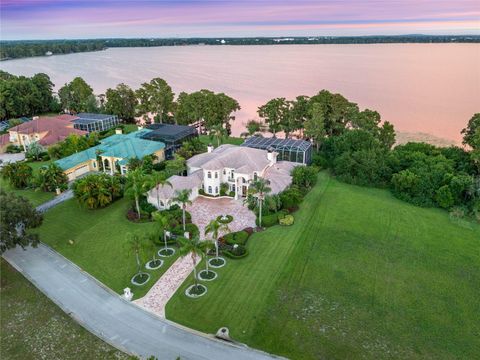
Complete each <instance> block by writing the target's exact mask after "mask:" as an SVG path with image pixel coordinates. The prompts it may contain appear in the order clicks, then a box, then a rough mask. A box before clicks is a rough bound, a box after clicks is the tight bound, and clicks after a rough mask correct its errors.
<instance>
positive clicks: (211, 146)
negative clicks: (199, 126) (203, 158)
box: [207, 144, 213, 153]
mask: <svg viewBox="0 0 480 360" xmlns="http://www.w3.org/2000/svg"><path fill="white" fill-rule="evenodd" d="M212 151H213V145H212V144H208V146H207V152H209V153H211V152H212Z"/></svg>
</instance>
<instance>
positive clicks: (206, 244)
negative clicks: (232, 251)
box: [202, 240, 218, 274]
mask: <svg viewBox="0 0 480 360" xmlns="http://www.w3.org/2000/svg"><path fill="white" fill-rule="evenodd" d="M213 246H214V243H213V241H210V240H204V241H202V247H203V251H205V270H207V274H208V272H209V271H210V269H209V268H208V265H209V264H208V252H209V251H210V250H211V249H212V248H213ZM217 257H218V255H217Z"/></svg>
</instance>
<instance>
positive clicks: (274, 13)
mask: <svg viewBox="0 0 480 360" xmlns="http://www.w3.org/2000/svg"><path fill="white" fill-rule="evenodd" d="M0 20H1V24H0V30H1V33H0V36H1V39H2V40H19V39H66V38H73V39H80V38H105V37H127V38H128V37H130V38H131V37H166V38H167V37H168V38H170V37H242V36H252V37H255V36H350V35H354V36H358V35H401V34H452V35H456V34H480V0H449V1H445V0H384V1H381V0H316V1H312V0H297V1H278V0H238V1H231V0H207V1H206V0H139V1H133V0H0Z"/></svg>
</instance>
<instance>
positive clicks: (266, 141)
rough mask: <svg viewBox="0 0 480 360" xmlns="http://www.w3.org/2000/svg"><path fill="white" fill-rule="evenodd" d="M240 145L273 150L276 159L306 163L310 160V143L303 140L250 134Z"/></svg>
mask: <svg viewBox="0 0 480 360" xmlns="http://www.w3.org/2000/svg"><path fill="white" fill-rule="evenodd" d="M242 146H247V147H250V148H254V149H262V150H273V151H275V152H277V153H278V157H277V160H279V161H281V160H283V161H292V162H297V163H301V164H307V165H308V164H310V163H311V162H312V144H311V143H310V142H308V141H305V140H295V139H279V138H273V137H272V138H264V137H261V136H252V137H249V138H248V139H246V140H245V142H244V143H243V144H242Z"/></svg>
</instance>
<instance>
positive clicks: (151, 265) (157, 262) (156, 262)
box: [145, 259, 163, 270]
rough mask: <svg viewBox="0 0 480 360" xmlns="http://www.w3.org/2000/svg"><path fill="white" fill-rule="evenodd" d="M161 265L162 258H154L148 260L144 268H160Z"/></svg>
mask: <svg viewBox="0 0 480 360" xmlns="http://www.w3.org/2000/svg"><path fill="white" fill-rule="evenodd" d="M162 265H163V260H160V259H155V260H150V261H149V262H147V263H146V264H145V268H146V269H147V270H156V269H158V268H160V267H161V266H162Z"/></svg>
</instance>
